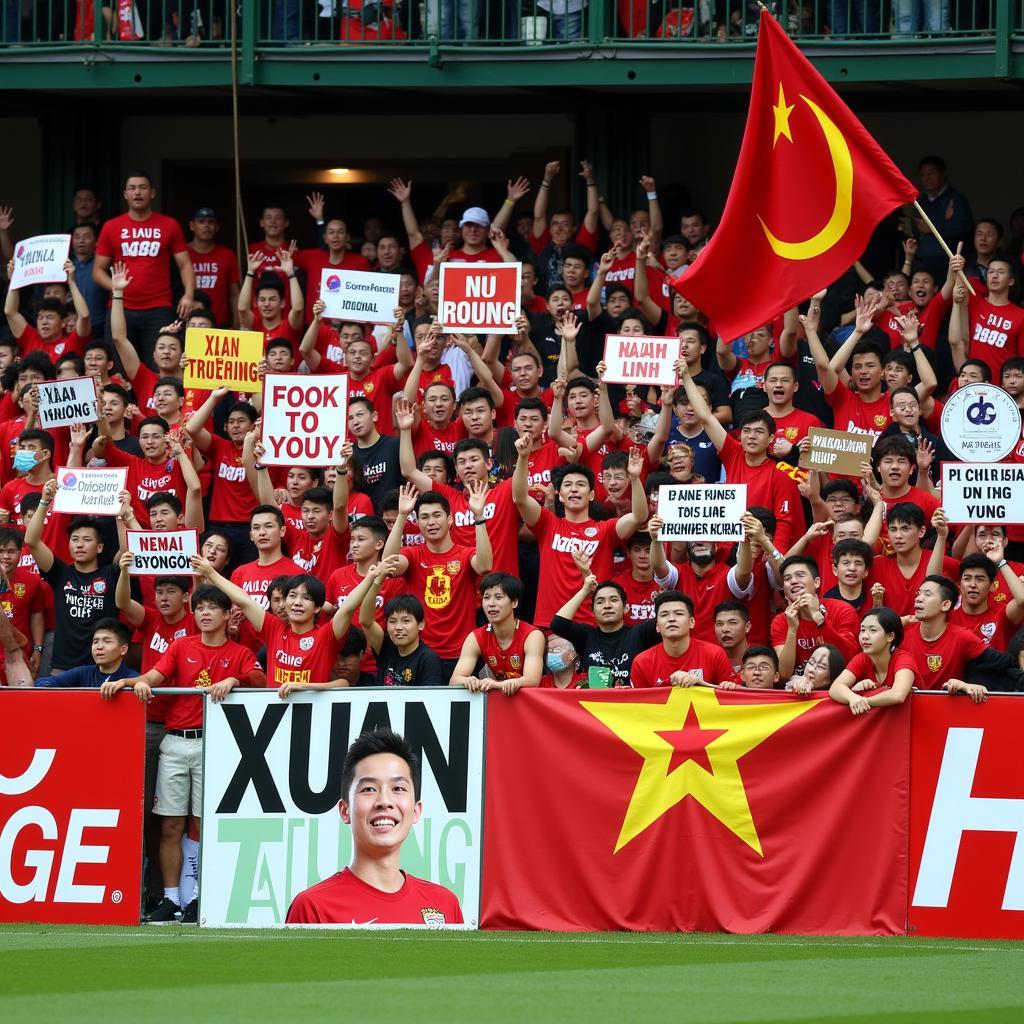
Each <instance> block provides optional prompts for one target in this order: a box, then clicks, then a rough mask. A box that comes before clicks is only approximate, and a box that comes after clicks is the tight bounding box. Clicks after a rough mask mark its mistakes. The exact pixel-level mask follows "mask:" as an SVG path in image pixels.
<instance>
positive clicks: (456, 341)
mask: <svg viewBox="0 0 1024 1024" xmlns="http://www.w3.org/2000/svg"><path fill="white" fill-rule="evenodd" d="M452 345H454V346H455V348H457V349H459V351H461V352H464V353H465V354H466V358H467V359H468V360H469V363H470V365H471V366H472V367H473V372H474V373H475V374H476V378H477V381H478V382H479V384H480V387H482V388H486V389H487V392H488V394H490V396H491V398H493V399H494V407H495V408H496V409H499V408H501V406H502V405H504V404H505V392H504V391H502V390H501V388H500V387H499V386H498V382H497V381H496V380H495V379H494V374H492V373H491V371H490V368H489V367H488V365H487V364H486V363H485V362H484V361H483V359H482V358H481V357H480V353H479V352H477V350H476V348H475V347H474V346H473V345H472V344H471V343H470V340H469V337H468V336H467V335H465V334H455V335H453V336H452Z"/></svg>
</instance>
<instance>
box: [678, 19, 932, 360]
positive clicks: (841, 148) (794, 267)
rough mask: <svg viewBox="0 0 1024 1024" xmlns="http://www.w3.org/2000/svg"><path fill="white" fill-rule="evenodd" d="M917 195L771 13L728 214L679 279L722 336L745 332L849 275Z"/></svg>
mask: <svg viewBox="0 0 1024 1024" xmlns="http://www.w3.org/2000/svg"><path fill="white" fill-rule="evenodd" d="M916 198H917V187H916V186H915V185H913V184H911V183H910V182H909V181H908V180H907V179H906V178H905V177H904V176H903V175H902V174H901V173H900V172H899V170H897V168H896V166H895V165H894V164H893V162H892V161H891V160H890V159H889V157H888V156H886V154H885V153H884V152H883V150H882V148H881V147H880V146H879V145H878V143H877V142H875V140H874V139H873V138H872V137H871V136H870V135H869V134H868V132H867V130H866V129H865V128H864V126H863V125H862V124H861V123H860V121H858V120H857V118H856V117H855V116H854V115H853V113H852V111H851V110H850V108H849V107H847V106H846V104H845V103H844V102H843V101H842V100H841V99H840V98H839V96H838V95H837V94H836V93H835V92H834V91H833V89H832V87H831V86H830V85H829V84H828V83H827V82H826V81H825V79H824V78H822V77H821V75H820V74H819V73H818V72H817V71H816V70H815V68H814V66H813V65H812V64H811V62H810V61H809V60H808V59H807V58H806V57H805V56H804V55H803V54H802V53H801V52H800V51H799V50H798V49H797V47H796V45H795V44H794V43H793V41H792V40H791V39H790V38H789V36H787V35H786V33H785V31H784V30H783V28H782V26H781V25H780V24H779V23H778V22H777V21H776V20H775V19H774V18H773V17H772V16H771V15H770V14H762V16H761V25H760V30H759V33H758V37H757V55H756V57H755V59H754V80H753V85H752V88H751V93H750V109H749V111H748V113H747V127H746V131H745V132H744V134H743V145H742V147H741V149H740V155H739V160H738V161H737V164H736V173H735V175H734V176H733V181H732V187H731V188H730V190H729V198H728V199H727V200H726V204H725V211H724V212H723V214H722V221H721V224H720V225H719V226H718V228H717V230H716V231H715V233H714V235H713V236H712V238H711V241H710V242H709V243H708V245H707V246H706V247H705V249H704V250H703V251H702V252H701V253H700V255H699V256H698V257H697V259H696V260H695V262H694V264H693V266H692V267H691V269H690V270H689V271H687V272H686V273H685V274H684V275H683V276H682V277H681V278H679V279H678V281H677V282H675V287H676V288H677V289H678V290H679V291H680V292H682V294H683V295H685V296H686V297H687V298H688V299H689V300H690V301H691V302H692V303H693V304H694V305H695V306H696V307H697V308H698V309H699V310H701V311H702V312H704V313H705V314H707V316H708V318H709V319H710V320H712V321H714V324H715V328H716V330H717V331H718V333H719V334H720V335H721V336H722V337H723V338H725V339H727V340H729V339H732V338H738V337H739V336H740V335H742V334H744V333H745V332H746V331H749V330H751V329H752V328H755V327H760V326H761V325H762V324H765V323H767V322H768V321H770V320H771V319H772V318H773V317H775V316H777V315H778V314H779V313H781V312H783V311H785V310H787V309H791V308H792V307H793V306H795V305H797V303H799V302H802V301H803V300H804V299H806V298H807V297H808V296H809V295H811V294H813V293H814V292H816V291H818V290H819V289H821V288H824V287H826V286H827V285H830V284H832V283H833V282H834V281H836V280H837V279H838V278H840V277H841V276H842V275H843V274H844V273H845V272H846V271H847V270H849V268H850V266H851V265H852V264H853V262H854V261H855V260H857V259H859V258H860V257H861V255H863V253H864V249H865V247H866V246H867V243H868V240H869V239H870V237H871V233H872V232H873V231H874V230H875V227H876V226H877V225H878V223H879V221H881V219H882V218H883V217H884V216H885V215H886V214H888V213H890V212H891V211H892V210H895V209H896V208H897V207H899V206H902V205H903V204H904V203H912V202H913V201H914V200H915V199H916ZM738 266H742V267H743V268H744V285H743V301H742V302H737V301H736V299H737V295H736V268H737V267H738Z"/></svg>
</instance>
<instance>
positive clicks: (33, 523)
mask: <svg viewBox="0 0 1024 1024" xmlns="http://www.w3.org/2000/svg"><path fill="white" fill-rule="evenodd" d="M56 493H57V481H56V480H55V479H53V480H48V481H47V482H46V484H45V485H44V487H43V495H42V497H41V498H40V499H39V505H38V507H37V508H36V510H35V513H34V514H33V516H32V519H31V520H30V521H29V524H28V527H27V529H26V530H25V544H26V545H27V546H28V549H29V551H31V552H32V557H33V558H35V560H36V564H37V565H38V566H39V572H40V574H41V575H42V577H43V579H44V580H45V581H46V583H48V584H49V586H50V588H51V589H52V590H53V597H54V610H55V621H56V630H55V634H54V635H55V642H54V645H53V662H52V666H51V671H52V672H53V673H57V672H63V671H65V670H67V669H69V668H75V667H76V666H78V665H87V664H89V663H90V662H91V661H92V635H93V631H94V629H95V626H96V623H97V622H98V621H99V620H100V619H107V618H114V619H116V618H117V602H116V601H115V599H114V591H115V590H116V588H117V578H118V576H119V575H120V572H121V570H120V567H119V566H117V565H105V566H102V567H100V566H99V564H98V561H97V559H98V558H99V554H100V552H101V551H102V550H103V536H102V533H101V532H100V526H99V524H98V523H97V522H96V521H95V520H94V519H92V518H90V517H88V516H76V517H75V518H74V519H72V520H71V522H70V524H69V525H68V528H67V529H68V548H69V550H70V552H71V559H72V564H71V565H68V564H67V562H63V561H61V560H60V559H59V558H57V557H56V556H55V555H54V553H53V552H52V551H51V550H50V549H49V548H48V547H47V546H46V544H44V543H43V523H44V521H45V519H46V513H47V510H48V509H49V507H50V502H52V501H53V496H54V495H55V494H56ZM122 493H124V492H122Z"/></svg>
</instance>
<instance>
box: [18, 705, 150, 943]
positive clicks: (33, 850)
mask: <svg viewBox="0 0 1024 1024" xmlns="http://www.w3.org/2000/svg"><path fill="white" fill-rule="evenodd" d="M144 757H145V706H144V705H142V704H140V703H139V702H138V701H137V700H135V699H134V698H132V697H130V696H127V697H120V698H118V699H117V700H114V701H109V702H108V701H103V700H100V696H99V693H98V692H96V691H95V690H88V691H82V690H77V691H76V690H66V691H60V692H53V691H49V692H43V691H38V692H33V691H32V690H7V689H5V690H4V691H3V692H2V693H0V920H2V921H5V922H6V921H34V922H41V923H46V924H138V922H139V892H140V886H141V873H142V865H141V859H142V845H141V836H142V793H143V789H142V773H143V761H144Z"/></svg>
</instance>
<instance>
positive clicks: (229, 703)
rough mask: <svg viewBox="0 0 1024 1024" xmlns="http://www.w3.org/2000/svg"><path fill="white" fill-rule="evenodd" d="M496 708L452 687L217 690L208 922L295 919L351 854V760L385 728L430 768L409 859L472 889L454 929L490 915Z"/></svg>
mask: <svg viewBox="0 0 1024 1024" xmlns="http://www.w3.org/2000/svg"><path fill="white" fill-rule="evenodd" d="M484 708H485V697H484V695H483V694H471V693H468V692H467V691H465V690H449V689H448V688H446V687H444V688H438V689H434V688H412V689H407V690H399V689H387V690H383V689H376V688H365V689H359V690H348V691H346V690H337V691H327V692H321V693H297V694H293V695H292V696H290V697H289V698H288V699H287V700H281V698H280V697H278V695H277V691H276V690H266V691H263V690H253V691H238V692H235V693H232V694H231V695H230V696H229V697H228V698H227V699H226V700H225V701H224V702H223V703H220V704H214V703H213V702H211V701H207V704H206V719H205V723H204V732H203V744H204V746H203V757H204V776H203V816H202V837H203V839H202V858H201V867H200V870H201V885H200V893H201V895H200V908H199V910H200V923H201V924H203V925H205V926H207V927H217V928H273V927H280V926H283V925H284V921H285V916H286V915H287V913H288V907H289V906H290V904H291V902H292V900H293V899H294V898H295V896H297V895H298V894H299V893H300V892H302V891H303V890H305V889H308V888H309V887H310V886H312V885H315V884H316V883H317V882H320V881H321V880H323V879H325V878H328V877H329V876H330V875H333V874H335V873H336V872H338V871H341V870H342V869H343V868H345V867H346V866H347V865H348V864H349V862H350V860H351V855H352V836H351V829H350V828H349V826H348V825H345V824H344V823H343V822H342V821H341V817H340V815H339V813H338V801H339V799H340V797H341V770H342V764H343V762H344V760H345V752H346V751H347V749H348V747H349V744H350V743H351V742H352V741H353V740H355V739H356V738H357V737H358V736H359V735H360V734H361V733H363V732H365V731H367V730H369V729H375V728H382V727H383V728H391V729H394V730H395V731H396V732H398V733H400V734H401V735H403V736H404V737H405V738H406V740H408V742H409V743H410V744H411V745H412V748H413V750H414V751H415V752H416V753H417V755H418V756H419V758H420V763H421V768H422V784H421V794H420V799H421V800H422V801H423V816H422V818H421V819H420V820H419V822H418V823H417V824H416V825H415V826H414V827H413V830H412V832H411V833H410V834H409V837H408V838H407V839H406V841H405V844H404V845H403V847H402V867H403V869H405V870H406V871H408V872H409V873H410V874H412V875H415V876H416V877H418V878H422V879H426V880H428V881H431V882H436V883H438V884H439V885H443V886H445V887H446V888H448V889H451V890H452V891H453V892H454V893H455V894H456V896H458V898H459V902H460V903H461V905H462V913H463V917H464V918H465V921H466V924H465V925H464V926H459V925H448V924H445V927H446V928H447V927H466V928H476V927H478V925H479V920H480V864H481V853H482V849H483V845H482V838H483V837H482V817H483V757H484V716H485V714H484ZM436 924H437V923H436V922H428V921H426V920H425V922H424V925H423V927H424V928H430V927H436ZM361 927H366V925H361ZM370 927H373V926H372V925H370ZM377 927H386V926H377Z"/></svg>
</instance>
